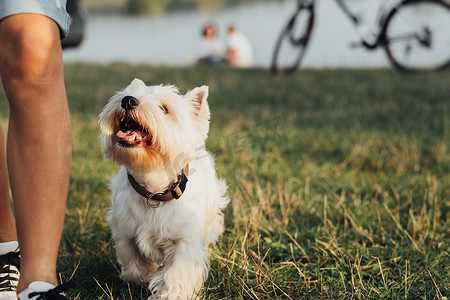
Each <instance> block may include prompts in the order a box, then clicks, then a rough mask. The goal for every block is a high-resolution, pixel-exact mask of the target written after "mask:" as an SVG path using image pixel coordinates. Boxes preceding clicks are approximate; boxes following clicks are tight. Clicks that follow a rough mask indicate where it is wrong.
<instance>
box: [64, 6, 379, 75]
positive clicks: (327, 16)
mask: <svg viewBox="0 0 450 300" xmlns="http://www.w3.org/2000/svg"><path fill="white" fill-rule="evenodd" d="M347 2H348V3H349V6H350V7H351V8H352V9H353V10H354V11H356V12H357V13H358V14H361V15H364V16H365V17H367V21H368V25H369V26H372V25H373V24H372V22H374V20H375V18H376V16H377V11H378V10H379V8H380V3H381V2H386V1H381V0H349V1H347ZM295 5H296V0H243V1H238V0H161V1H147V0H80V1H78V0H71V1H69V3H68V7H69V8H70V6H73V7H74V8H75V10H77V11H78V12H80V13H79V14H81V18H78V20H80V22H78V23H80V24H81V25H80V26H78V29H77V28H72V33H71V35H72V36H70V37H69V38H68V39H67V40H66V41H65V43H66V44H70V43H71V44H72V45H71V46H72V47H70V48H66V51H64V60H65V61H66V62H95V63H131V64H140V63H144V64H151V65H161V66H188V65H192V64H194V63H195V58H196V53H197V48H198V44H199V42H200V40H201V37H202V36H201V31H202V27H203V26H204V25H205V24H206V23H207V22H214V23H215V24H216V26H217V31H218V39H219V40H224V39H225V36H226V28H227V27H228V26H229V25H231V24H233V25H234V26H236V27H237V28H238V29H239V30H240V31H241V32H242V33H244V34H245V35H246V36H247V38H248V39H249V40H250V42H251V45H252V48H253V66H257V67H268V66H269V65H270V60H271V56H272V52H273V48H274V46H275V43H276V39H277V37H278V35H279V33H280V31H281V29H282V28H283V26H284V25H285V23H286V21H287V19H288V18H289V17H290V15H291V14H292V13H293V11H294V8H295ZM316 8H317V13H316V18H317V19H316V26H315V29H314V30H315V33H314V34H313V37H312V40H311V42H310V46H309V49H308V52H307V54H306V56H305V58H304V60H303V62H302V65H303V66H304V67H310V68H323V67H330V68H333V67H352V68H353V67H354V68H358V67H363V68H366V67H370V68H373V67H385V66H388V61H387V59H386V57H385V55H384V53H383V50H382V49H379V50H375V51H370V52H369V51H366V50H364V49H361V48H357V49H353V48H352V49H351V48H350V47H349V45H350V44H351V43H352V42H356V41H358V35H357V33H356V32H355V29H354V28H353V27H352V25H351V24H350V22H349V20H348V19H347V18H346V17H345V16H344V14H343V13H342V11H341V10H340V9H339V8H338V7H337V4H336V3H335V1H330V0H320V1H317V6H316ZM73 20H74V23H75V22H76V20H77V18H73ZM74 25H76V24H74ZM74 27H76V26H74ZM73 46H76V47H73Z"/></svg>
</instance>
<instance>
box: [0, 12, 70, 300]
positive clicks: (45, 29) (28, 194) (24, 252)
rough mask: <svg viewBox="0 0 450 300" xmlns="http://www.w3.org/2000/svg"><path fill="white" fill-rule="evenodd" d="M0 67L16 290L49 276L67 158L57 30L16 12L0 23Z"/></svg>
mask: <svg viewBox="0 0 450 300" xmlns="http://www.w3.org/2000/svg"><path fill="white" fill-rule="evenodd" d="M0 40H1V41H2V42H1V43H0V72H1V77H2V81H3V86H4V88H5V92H6V95H7V97H8V101H9V103H10V119H9V131H8V141H7V161H8V171H9V178H10V186H11V191H12V197H13V200H14V207H15V215H16V226H17V234H18V238H19V244H20V250H21V256H22V258H21V275H20V281H19V286H18V291H19V292H20V291H21V290H23V289H25V288H26V287H27V286H28V284H29V283H30V282H32V281H46V282H49V283H52V284H55V285H56V283H57V281H56V259H57V254H58V247H59V242H60V237H61V232H62V226H63V220H64V213H65V203H66V197H67V188H68V178H69V171H70V157H71V133H70V116H69V111H68V106H67V99H66V93H65V88H64V78H63V63H62V53H61V46H60V32H59V28H58V26H57V25H56V23H55V22H54V21H52V20H51V19H49V18H47V17H44V16H42V15H36V14H18V15H13V16H10V17H8V18H6V19H4V20H3V21H2V22H0Z"/></svg>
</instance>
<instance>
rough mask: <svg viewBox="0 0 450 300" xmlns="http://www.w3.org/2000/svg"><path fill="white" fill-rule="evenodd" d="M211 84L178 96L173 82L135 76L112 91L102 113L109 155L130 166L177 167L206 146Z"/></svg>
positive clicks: (142, 168)
mask: <svg viewBox="0 0 450 300" xmlns="http://www.w3.org/2000/svg"><path fill="white" fill-rule="evenodd" d="M207 97H208V87H207V86H202V87H198V88H195V89H193V90H191V91H189V92H187V93H186V95H180V94H179V92H178V90H177V88H175V87H174V86H162V85H161V86H146V85H145V84H144V82H142V81H141V80H139V79H134V80H133V81H132V82H131V84H130V85H129V86H128V87H127V88H125V89H124V90H123V91H120V92H118V93H116V94H115V95H114V96H112V97H111V98H110V99H109V101H108V103H107V105H106V106H105V108H104V109H103V111H102V112H101V114H100V116H99V124H100V128H101V131H102V134H101V144H102V151H103V153H104V155H105V158H106V159H112V160H114V161H116V162H117V163H119V164H122V165H125V166H126V167H127V168H128V169H129V170H130V171H135V172H145V171H146V170H149V168H155V167H163V168H166V169H168V170H169V169H173V170H174V171H177V170H178V171H179V170H180V169H181V168H183V166H184V165H185V164H186V163H188V162H189V161H191V160H193V159H194V158H195V157H196V155H197V153H198V151H199V150H200V149H202V148H203V147H204V142H205V139H206V137H207V134H208V130H209V116H210V113H209V108H208V103H207V101H206V98H207Z"/></svg>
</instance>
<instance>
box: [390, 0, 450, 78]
mask: <svg viewBox="0 0 450 300" xmlns="http://www.w3.org/2000/svg"><path fill="white" fill-rule="evenodd" d="M381 38H382V41H383V43H384V49H385V52H386V54H387V56H388V58H389V60H390V62H391V63H392V65H393V66H394V67H396V68H397V69H399V70H401V71H408V72H411V71H412V72H422V71H439V70H443V69H445V68H447V67H448V66H449V65H450V5H449V4H448V3H445V2H443V1H440V0H404V1H402V2H401V3H400V4H399V5H398V6H397V7H395V8H394V9H392V10H391V11H390V12H389V14H388V16H387V17H386V21H385V23H384V26H383V31H382V33H381Z"/></svg>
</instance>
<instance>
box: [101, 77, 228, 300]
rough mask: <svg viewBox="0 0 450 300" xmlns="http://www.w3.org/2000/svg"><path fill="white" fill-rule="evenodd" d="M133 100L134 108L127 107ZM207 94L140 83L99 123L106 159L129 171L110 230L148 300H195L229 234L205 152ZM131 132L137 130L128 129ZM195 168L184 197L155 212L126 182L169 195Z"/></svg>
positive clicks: (219, 183)
mask: <svg viewBox="0 0 450 300" xmlns="http://www.w3.org/2000/svg"><path fill="white" fill-rule="evenodd" d="M126 96H132V97H133V99H135V100H136V101H134V102H133V103H132V105H131V106H128V107H127V106H126V105H124V104H123V103H122V102H123V101H122V100H123V99H124V98H125V97H126ZM207 96H208V87H206V86H202V87H198V88H195V89H193V90H191V91H189V92H187V93H186V95H181V94H180V93H179V92H178V90H177V89H176V88H175V87H174V86H162V85H161V86H146V85H145V84H144V82H142V81H141V80H139V79H134V80H133V81H132V82H131V84H130V85H129V86H128V87H127V88H125V89H124V90H123V91H120V92H118V93H116V94H115V95H114V96H113V97H111V99H110V100H109V101H108V103H107V105H106V106H105V108H104V109H103V111H102V112H101V114H100V116H99V124H100V127H101V131H102V133H101V145H102V151H103V153H104V155H105V158H106V159H111V160H114V161H115V162H117V163H119V164H120V165H122V167H121V169H120V170H119V172H118V174H117V176H116V177H115V178H113V179H112V180H111V192H112V195H111V205H112V206H111V209H110V210H109V212H108V215H107V220H108V222H109V224H110V226H111V231H112V238H113V240H114V242H115V247H116V254H117V257H118V261H119V263H120V265H121V267H122V277H123V278H124V279H125V280H126V281H134V282H137V283H140V284H148V288H149V289H150V290H151V292H152V296H150V298H149V299H192V298H195V296H196V295H197V294H198V292H199V291H200V289H201V287H202V285H203V282H204V281H205V280H206V278H207V276H208V271H209V259H208V246H209V245H211V244H213V243H215V242H216V241H217V240H218V238H219V235H220V234H221V233H222V232H223V213H222V209H224V208H225V207H226V206H227V204H228V202H229V198H228V197H227V196H226V184H225V181H223V180H221V179H218V178H217V176H216V173H215V168H214V161H213V158H212V157H211V155H210V154H209V153H208V152H207V151H206V150H205V140H206V137H207V134H208V130H209V118H210V112H209V107H208V103H207V100H206V99H207ZM128 127H130V128H128ZM186 164H189V174H188V182H187V185H186V190H185V192H184V193H183V195H182V196H181V197H180V198H179V199H177V200H172V201H169V202H164V203H161V205H160V206H159V207H157V208H153V207H149V206H148V205H147V203H146V199H145V198H144V197H143V196H141V195H139V194H138V193H137V192H136V191H135V190H134V189H133V188H132V186H131V185H130V183H129V181H128V179H127V172H129V173H130V174H131V175H132V176H133V177H134V178H135V179H136V181H137V182H138V183H139V184H140V185H141V186H145V187H146V189H147V190H149V191H152V192H157V191H164V190H166V189H167V188H168V187H170V186H171V184H172V183H173V182H174V181H175V180H176V178H177V175H178V174H180V172H181V170H182V169H183V168H184V166H185V165H186Z"/></svg>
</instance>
